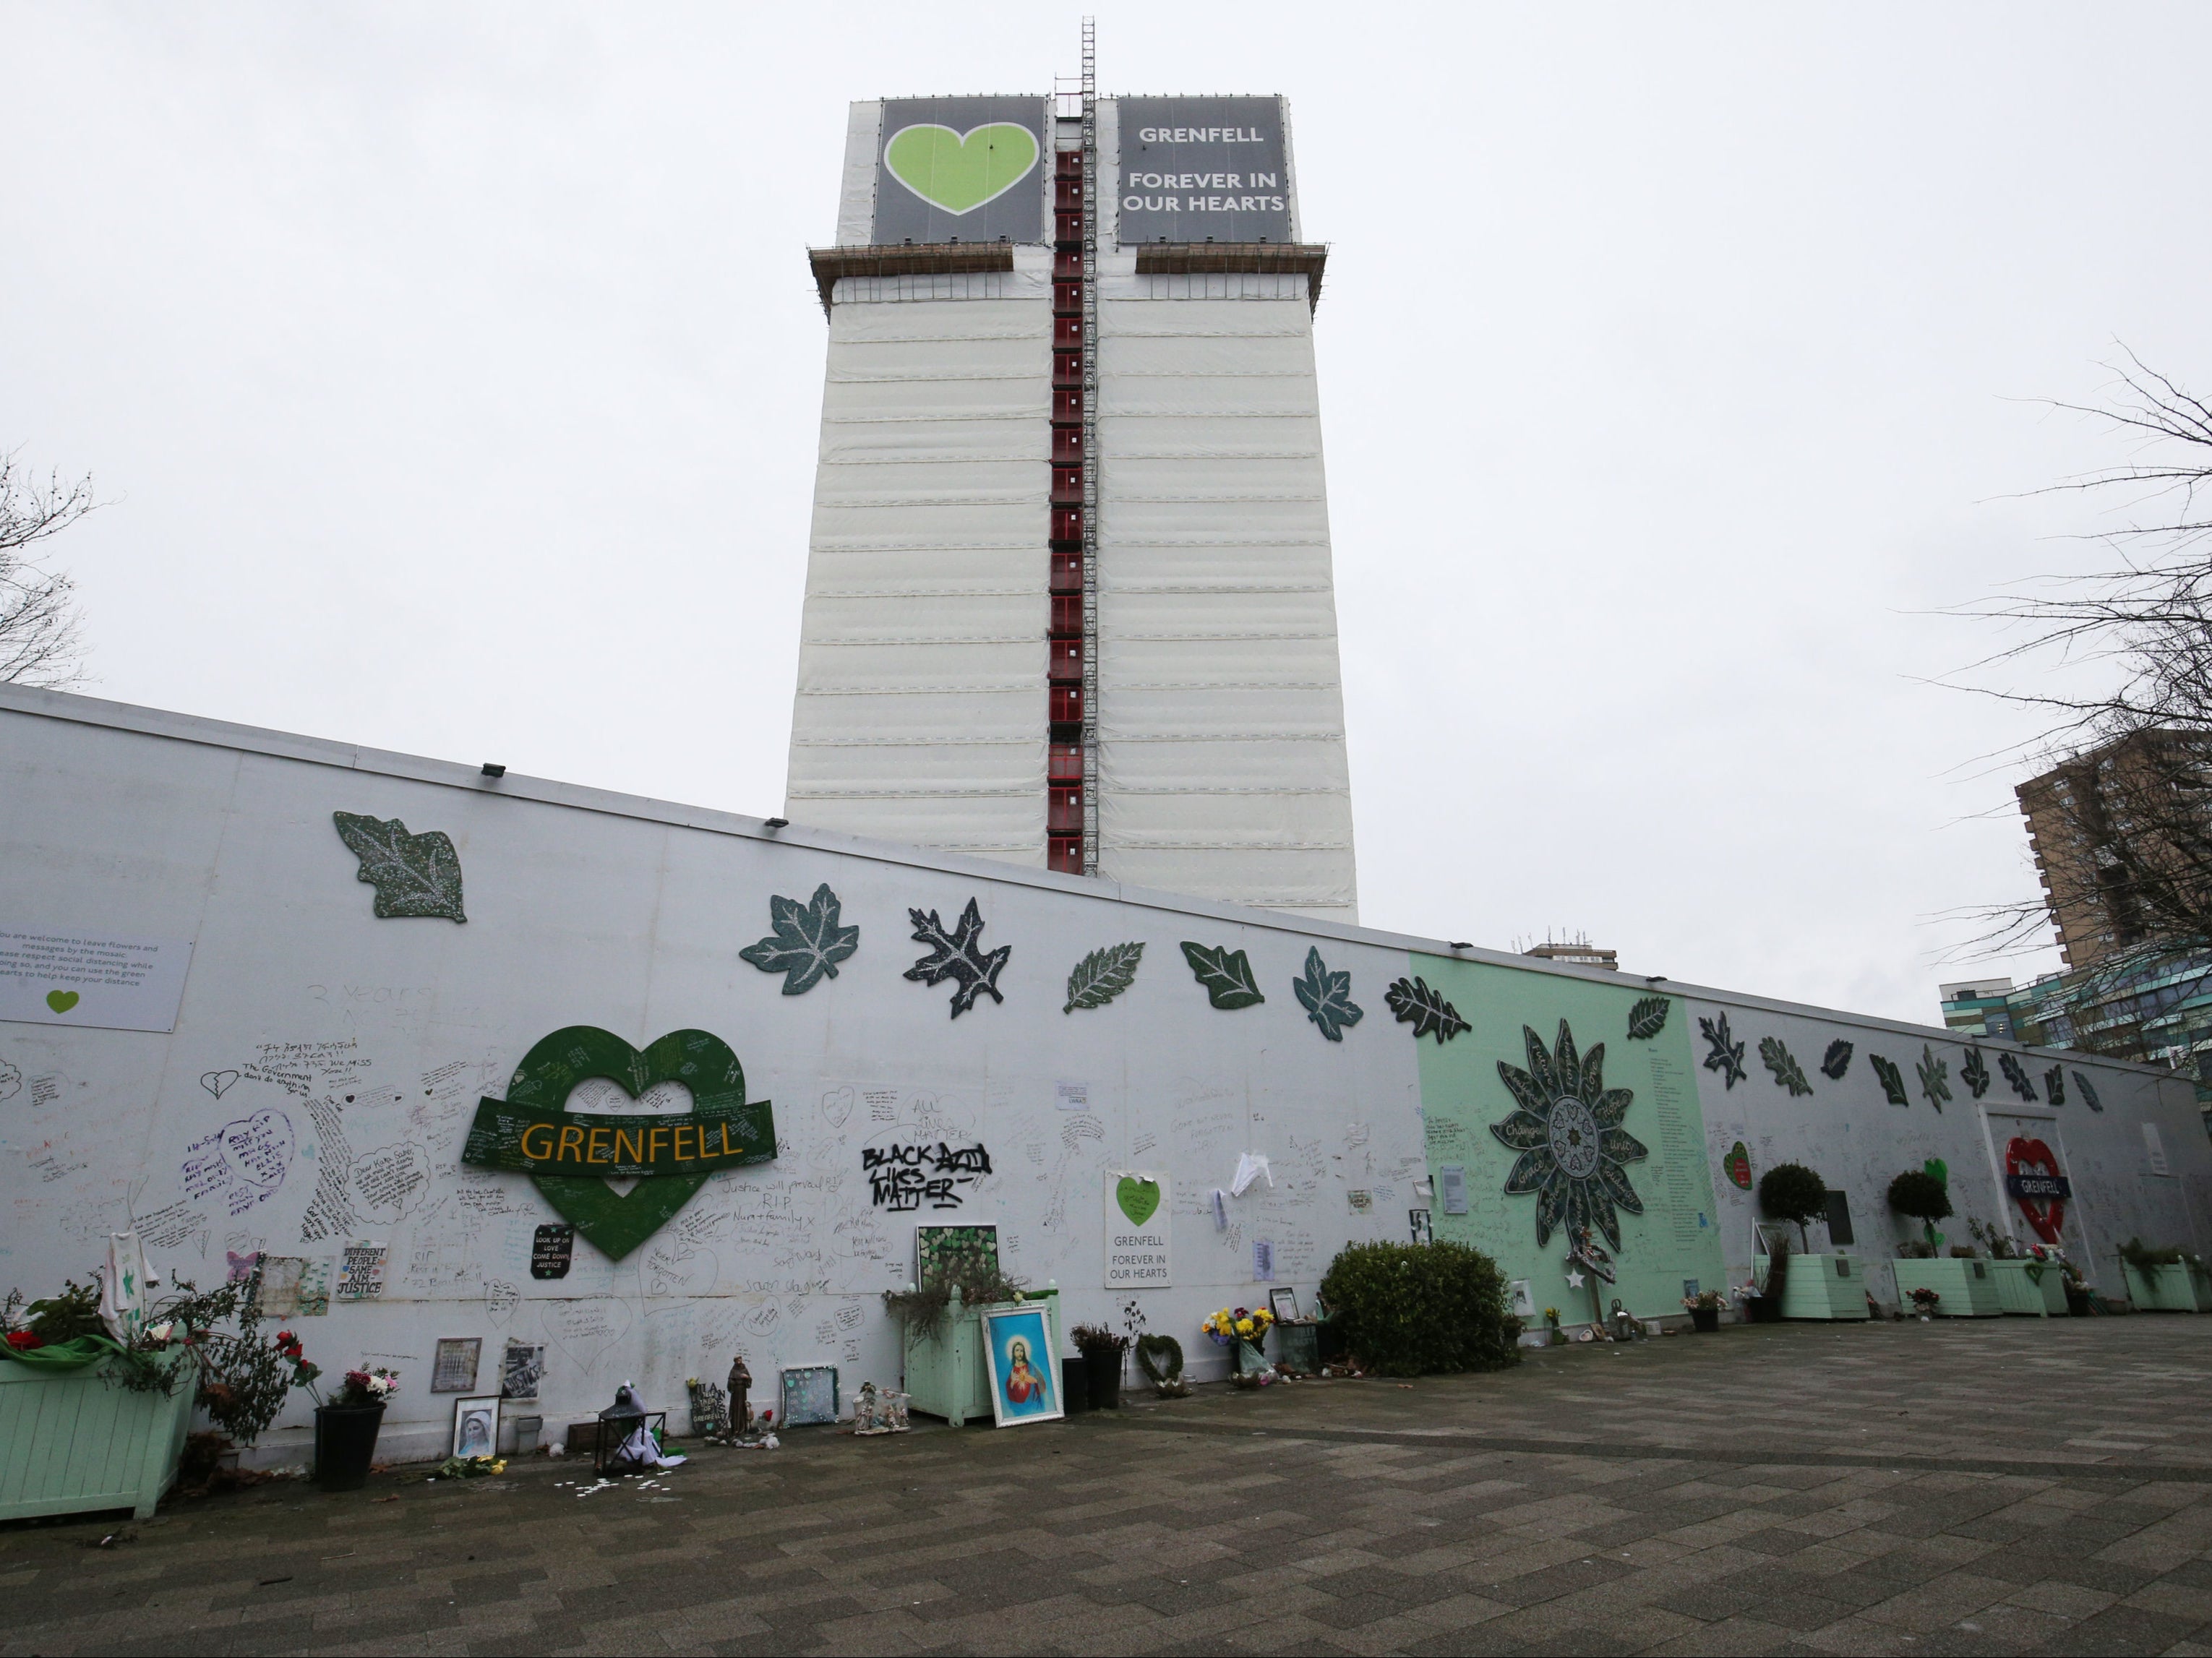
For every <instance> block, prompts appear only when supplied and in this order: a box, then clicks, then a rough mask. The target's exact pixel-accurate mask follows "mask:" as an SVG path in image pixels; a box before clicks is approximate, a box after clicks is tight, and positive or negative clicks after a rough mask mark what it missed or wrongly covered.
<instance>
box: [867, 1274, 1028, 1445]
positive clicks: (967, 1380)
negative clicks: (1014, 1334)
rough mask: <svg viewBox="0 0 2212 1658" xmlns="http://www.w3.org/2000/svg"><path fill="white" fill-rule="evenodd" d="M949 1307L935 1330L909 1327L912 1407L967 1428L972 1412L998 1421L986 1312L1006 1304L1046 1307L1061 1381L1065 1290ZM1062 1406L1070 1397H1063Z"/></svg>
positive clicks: (908, 1377)
mask: <svg viewBox="0 0 2212 1658" xmlns="http://www.w3.org/2000/svg"><path fill="white" fill-rule="evenodd" d="M953 1294H954V1297H955V1299H954V1301H953V1303H952V1304H951V1306H950V1307H947V1308H946V1309H945V1316H944V1317H943V1318H941V1319H939V1321H937V1328H936V1329H934V1330H933V1331H927V1332H919V1331H915V1330H912V1329H909V1330H908V1332H907V1338H906V1396H907V1408H908V1410H910V1411H921V1412H924V1413H926V1414H927V1415H930V1416H941V1417H943V1418H945V1421H946V1422H947V1423H949V1424H951V1426H953V1427H956V1428H960V1427H965V1426H966V1425H967V1423H968V1418H969V1417H971V1416H972V1417H981V1418H982V1419H983V1420H984V1421H985V1422H987V1423H988V1422H990V1421H992V1420H994V1418H993V1417H992V1415H991V1370H990V1366H988V1365H987V1364H986V1363H984V1362H983V1319H982V1315H983V1314H985V1313H988V1312H996V1311H997V1310H998V1309H1000V1308H1001V1307H1014V1306H1022V1307H1039V1306H1041V1307H1042V1308H1043V1309H1045V1321H1046V1323H1047V1324H1048V1325H1049V1326H1050V1327H1051V1329H1052V1354H1051V1358H1050V1361H1049V1362H1050V1364H1051V1367H1052V1378H1053V1385H1054V1387H1058V1386H1059V1385H1060V1349H1061V1347H1062V1346H1064V1345H1066V1340H1067V1332H1066V1331H1065V1330H1063V1329H1062V1328H1060V1292H1059V1291H1057V1290H1047V1291H1043V1292H1042V1294H1039V1295H1034V1296H1031V1297H1029V1299H1028V1300H1026V1301H1023V1302H1018V1303H1017V1302H1012V1301H1001V1302H993V1303H990V1304H988V1305H984V1304H982V1303H975V1304H974V1305H969V1304H967V1303H963V1302H961V1301H960V1300H959V1299H958V1298H957V1297H958V1294H959V1292H958V1291H954V1292H953ZM1061 1404H1062V1408H1063V1409H1064V1408H1065V1407H1066V1401H1065V1400H1062V1401H1061Z"/></svg>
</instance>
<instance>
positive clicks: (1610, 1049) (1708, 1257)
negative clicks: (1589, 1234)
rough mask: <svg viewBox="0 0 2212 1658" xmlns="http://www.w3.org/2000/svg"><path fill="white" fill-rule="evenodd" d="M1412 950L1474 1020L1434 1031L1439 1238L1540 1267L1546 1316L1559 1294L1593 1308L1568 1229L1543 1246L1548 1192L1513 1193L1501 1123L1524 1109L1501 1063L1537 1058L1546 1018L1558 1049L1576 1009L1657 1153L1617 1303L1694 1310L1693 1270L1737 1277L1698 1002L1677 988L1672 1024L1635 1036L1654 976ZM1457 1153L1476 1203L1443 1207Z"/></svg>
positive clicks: (1643, 1188) (1577, 1023)
mask: <svg viewBox="0 0 2212 1658" xmlns="http://www.w3.org/2000/svg"><path fill="white" fill-rule="evenodd" d="M1409 959H1410V963H1411V970H1412V971H1413V973H1414V974H1416V975H1419V977H1421V978H1424V979H1425V980H1427V981H1428V982H1429V983H1430V985H1431V986H1432V987H1435V988H1437V989H1438V990H1441V991H1442V992H1443V993H1444V994H1445V995H1446V996H1447V997H1449V999H1451V1001H1452V1004H1453V1005H1455V1007H1457V1008H1458V1009H1459V1011H1460V1014H1461V1016H1462V1017H1464V1018H1465V1019H1466V1020H1467V1021H1468V1023H1469V1024H1470V1025H1472V1026H1473V1027H1474V1028H1473V1029H1471V1030H1468V1031H1467V1032H1466V1033H1464V1034H1463V1035H1459V1036H1455V1037H1454V1038H1453V1039H1452V1040H1451V1041H1450V1042H1446V1043H1445V1044H1443V1046H1442V1047H1441V1048H1440V1047H1438V1046H1437V1042H1436V1039H1435V1038H1434V1037H1433V1036H1425V1037H1423V1038H1422V1039H1421V1041H1420V1055H1421V1059H1420V1078H1421V1110H1422V1114H1423V1118H1424V1121H1425V1133H1426V1138H1427V1141H1428V1164H1429V1178H1430V1180H1431V1181H1432V1182H1433V1183H1434V1185H1433V1190H1434V1193H1435V1195H1434V1198H1433V1199H1432V1202H1431V1211H1432V1214H1433V1223H1434V1225H1435V1227H1436V1235H1437V1237H1438V1238H1440V1239H1443V1238H1449V1239H1450V1240H1452V1241H1454V1242H1460V1243H1469V1244H1473V1245H1474V1247H1475V1248H1478V1249H1480V1250H1482V1251H1484V1252H1485V1253H1486V1254H1490V1255H1491V1256H1492V1257H1494V1258H1495V1259H1496V1260H1497V1261H1498V1265H1499V1266H1501V1267H1503V1268H1504V1272H1505V1275H1506V1277H1508V1278H1527V1279H1528V1281H1529V1289H1530V1291H1531V1293H1532V1294H1533V1295H1534V1298H1535V1304H1536V1308H1537V1310H1538V1313H1539V1315H1541V1312H1542V1309H1544V1308H1546V1307H1547V1306H1548V1307H1557V1308H1558V1309H1559V1313H1560V1316H1561V1318H1562V1320H1563V1321H1565V1322H1566V1323H1568V1324H1579V1323H1583V1322H1586V1321H1588V1319H1589V1315H1590V1313H1589V1306H1590V1303H1589V1294H1588V1292H1587V1291H1586V1290H1585V1291H1573V1290H1570V1289H1569V1288H1568V1287H1567V1281H1566V1266H1565V1259H1566V1253H1567V1246H1566V1240H1565V1237H1564V1236H1562V1234H1561V1233H1560V1231H1559V1230H1556V1229H1555V1230H1553V1233H1552V1236H1551V1237H1550V1239H1549V1240H1548V1241H1547V1242H1546V1243H1545V1245H1544V1247H1543V1248H1541V1250H1540V1249H1539V1248H1537V1247H1536V1198H1535V1194H1534V1193H1529V1194H1528V1195H1525V1196H1514V1197H1508V1196H1506V1195H1505V1180H1506V1176H1507V1175H1510V1173H1511V1172H1512V1169H1513V1165H1514V1163H1515V1162H1516V1159H1517V1154H1516V1152H1514V1151H1511V1150H1510V1149H1509V1148H1507V1147H1506V1146H1504V1145H1501V1144H1500V1143H1499V1142H1498V1139H1497V1137H1496V1136H1495V1135H1493V1134H1492V1133H1491V1132H1490V1125H1491V1124H1492V1123H1495V1122H1502V1121H1504V1119H1505V1118H1506V1116H1507V1115H1508V1114H1510V1113H1511V1112H1512V1111H1513V1110H1514V1108H1515V1106H1514V1101H1513V1096H1512V1095H1511V1094H1510V1093H1509V1092H1508V1091H1507V1090H1506V1087H1505V1084H1504V1082H1503V1081H1502V1080H1500V1078H1499V1077H1498V1061H1499V1060H1504V1061H1505V1062H1506V1063H1507V1064H1508V1065H1510V1066H1515V1067H1516V1068H1518V1069H1522V1070H1526V1069H1527V1068H1528V1057H1527V1050H1526V1046H1525V1043H1524V1042H1523V1040H1522V1034H1521V1033H1522V1027H1523V1026H1528V1027H1529V1028H1531V1029H1534V1030H1535V1032H1536V1033H1537V1035H1539V1037H1541V1040H1542V1042H1543V1043H1544V1047H1545V1048H1546V1050H1547V1052H1548V1051H1550V1050H1551V1048H1552V1047H1553V1044H1554V1043H1555V1042H1557V1041H1558V1038H1559V1021H1560V1020H1562V1019H1565V1020H1566V1021H1567V1023H1568V1026H1569V1028H1570V1029H1571V1030H1572V1031H1573V1032H1574V1038H1575V1046H1576V1048H1577V1049H1578V1050H1579V1051H1580V1052H1582V1053H1583V1054H1587V1053H1589V1050H1590V1048H1593V1047H1594V1046H1595V1045H1596V1044H1597V1043H1599V1042H1603V1043H1604V1044H1605V1060H1604V1080H1605V1085H1606V1087H1607V1088H1608V1089H1613V1088H1626V1089H1627V1090H1630V1091H1631V1092H1632V1093H1633V1094H1634V1095H1635V1100H1634V1102H1632V1104H1631V1105H1630V1107H1629V1108H1628V1114H1627V1116H1626V1118H1625V1119H1623V1121H1622V1122H1621V1125H1620V1126H1621V1127H1623V1128H1625V1129H1626V1130H1627V1131H1628V1132H1629V1133H1631V1134H1633V1135H1634V1136H1635V1137H1636V1138H1637V1139H1638V1140H1641V1141H1642V1142H1643V1143H1644V1146H1645V1147H1646V1149H1647V1150H1648V1151H1649V1152H1650V1155H1649V1156H1648V1157H1645V1158H1644V1159H1643V1160H1642V1161H1640V1162H1636V1163H1629V1164H1627V1165H1626V1169H1627V1174H1628V1178H1629V1181H1630V1183H1631V1185H1632V1186H1633V1187H1635V1190H1636V1193H1637V1195H1638V1197H1640V1198H1641V1199H1643V1200H1644V1212H1643V1214H1641V1215H1632V1214H1630V1213H1628V1212H1626V1210H1620V1211H1618V1213H1619V1214H1620V1242H1621V1248H1620V1252H1619V1254H1618V1255H1617V1256H1616V1261H1617V1265H1618V1270H1619V1273H1620V1282H1619V1284H1616V1285H1615V1286H1614V1287H1613V1289H1612V1290H1610V1291H1606V1299H1605V1302H1604V1303H1603V1304H1604V1305H1607V1306H1610V1305H1611V1303H1612V1299H1613V1297H1615V1296H1618V1297H1620V1300H1621V1303H1622V1304H1623V1305H1625V1306H1626V1308H1627V1309H1629V1311H1631V1312H1632V1313H1634V1314H1636V1315H1638V1316H1639V1317H1643V1318H1656V1317H1658V1316H1661V1315H1665V1314H1670V1313H1680V1311H1681V1310H1682V1309H1681V1301H1682V1290H1683V1284H1684V1281H1685V1280H1686V1279H1692V1278H1694V1279H1696V1280H1697V1281H1698V1284H1699V1286H1700V1287H1701V1288H1704V1289H1707V1290H1716V1289H1721V1288H1723V1287H1725V1284H1724V1278H1725V1273H1726V1270H1727V1269H1726V1267H1725V1266H1724V1265H1723V1260H1722V1255H1721V1243H1720V1232H1719V1230H1718V1228H1717V1226H1716V1225H1715V1224H1714V1205H1713V1187H1712V1174H1711V1169H1709V1168H1708V1167H1707V1166H1706V1161H1705V1123H1704V1120H1703V1118H1702V1116H1701V1115H1700V1114H1699V1107H1698V1090H1697V1084H1696V1081H1695V1075H1696V1073H1695V1071H1694V1069H1693V1066H1694V1064H1695V1060H1694V1058H1693V1056H1692V1053H1691V1047H1690V1033H1689V1031H1688V1030H1687V1029H1686V1026H1687V1024H1688V1023H1689V1014H1688V1011H1687V1004H1686V1002H1684V1001H1683V1000H1682V999H1680V998H1679V997H1674V998H1669V1002H1670V1004H1671V1005H1670V1006H1669V1007H1668V1014H1667V1023H1666V1026H1665V1028H1664V1029H1662V1030H1661V1031H1660V1033H1659V1035H1657V1036H1656V1037H1652V1038H1650V1039H1649V1040H1647V1041H1643V1042H1634V1041H1631V1040H1630V1039H1629V1035H1628V1014H1629V1010H1630V1009H1631V1008H1632V1007H1633V1006H1634V1005H1635V1004H1636V1003H1637V1001H1638V999H1640V998H1641V997H1643V996H1644V995H1645V994H1648V993H1650V991H1649V988H1648V987H1646V986H1644V984H1643V983H1642V982H1641V981H1629V982H1627V983H1625V984H1623V985H1621V986H1620V987H1618V988H1616V987H1613V986H1611V985H1605V984H1596V983H1592V982H1590V981H1585V980H1581V979H1570V978H1566V977H1564V976H1561V975H1554V974H1549V973H1528V972H1522V971H1519V970H1517V969H1512V968H1501V967H1493V966H1490V965H1487V964H1485V963H1474V962H1456V961H1453V960H1450V959H1449V958H1447V957H1434V956H1413V957H1410V958H1409ZM1449 1164H1460V1165H1463V1166H1464V1167H1465V1168H1466V1169H1467V1206H1468V1212H1467V1213H1466V1214H1464V1215H1447V1214H1445V1213H1444V1212H1443V1210H1444V1192H1443V1178H1442V1175H1441V1172H1440V1171H1441V1170H1442V1169H1443V1168H1444V1167H1445V1166H1447V1165H1449ZM1600 1241H1601V1242H1602V1241H1603V1240H1602V1238H1601V1240H1600Z"/></svg>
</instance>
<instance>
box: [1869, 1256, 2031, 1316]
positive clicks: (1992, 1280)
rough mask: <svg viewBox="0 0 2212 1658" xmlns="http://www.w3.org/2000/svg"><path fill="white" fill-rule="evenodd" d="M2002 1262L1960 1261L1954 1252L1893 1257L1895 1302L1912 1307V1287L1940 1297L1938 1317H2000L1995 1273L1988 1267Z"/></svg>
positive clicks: (2000, 1307) (1907, 1310)
mask: <svg viewBox="0 0 2212 1658" xmlns="http://www.w3.org/2000/svg"><path fill="white" fill-rule="evenodd" d="M2001 1264H2002V1263H2000V1262H1997V1261H1993V1260H1960V1259H1959V1258H1958V1257H1957V1256H1955V1255H1944V1256H1940V1257H1938V1258H1937V1259H1936V1260H1895V1261H1892V1262H1891V1263H1890V1266H1891V1269H1892V1270H1893V1272H1896V1274H1897V1301H1898V1305H1899V1307H1901V1308H1902V1309H1905V1311H1906V1312H1911V1310H1912V1292H1913V1291H1915V1290H1920V1289H1928V1290H1933V1291H1935V1292H1936V1294H1937V1295H1939V1296H1941V1297H1942V1300H1940V1301H1938V1302H1937V1303H1936V1316H1937V1317H1939V1318H2002V1317H2003V1316H2004V1302H2003V1300H2002V1297H2000V1295H1999V1293H1998V1291H1997V1278H1996V1273H1995V1272H1991V1271H1990V1268H1991V1267H1993V1266H1999V1265H2001Z"/></svg>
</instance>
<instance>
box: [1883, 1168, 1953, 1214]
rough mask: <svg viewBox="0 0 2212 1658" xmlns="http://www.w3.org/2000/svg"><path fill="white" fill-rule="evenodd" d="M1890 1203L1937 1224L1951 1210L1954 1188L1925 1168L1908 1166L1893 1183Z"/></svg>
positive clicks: (1893, 1206)
mask: <svg viewBox="0 0 2212 1658" xmlns="http://www.w3.org/2000/svg"><path fill="white" fill-rule="evenodd" d="M1889 1206H1890V1207H1891V1208H1893V1209H1894V1210H1896V1211H1897V1212H1898V1213H1899V1214H1900V1215H1910V1216H1911V1218H1913V1219H1915V1220H1917V1221H1922V1222H1924V1223H1926V1224H1928V1225H1930V1226H1932V1225H1934V1224H1936V1222H1937V1221H1939V1220H1942V1219H1944V1218H1946V1217H1948V1215H1949V1214H1950V1212H1951V1191H1950V1188H1949V1187H1947V1186H1945V1185H1944V1184H1943V1182H1942V1181H1939V1180H1937V1179H1936V1176H1935V1175H1931V1174H1929V1172H1928V1171H1927V1170H1926V1169H1906V1170H1905V1172H1904V1173H1903V1174H1901V1175H1899V1176H1898V1177H1897V1178H1896V1179H1895V1180H1893V1181H1890V1183H1889Z"/></svg>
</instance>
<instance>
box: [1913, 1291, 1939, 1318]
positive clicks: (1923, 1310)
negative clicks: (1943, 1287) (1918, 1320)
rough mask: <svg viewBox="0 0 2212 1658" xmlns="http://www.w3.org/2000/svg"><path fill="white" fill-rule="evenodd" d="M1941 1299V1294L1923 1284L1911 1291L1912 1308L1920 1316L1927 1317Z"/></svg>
mask: <svg viewBox="0 0 2212 1658" xmlns="http://www.w3.org/2000/svg"><path fill="white" fill-rule="evenodd" d="M1942 1299H1943V1297H1942V1295H1940V1294H1939V1293H1937V1292H1936V1291H1934V1290H1931V1289H1929V1287H1928V1286H1927V1285H1926V1284H1922V1285H1921V1286H1920V1288H1918V1289H1917V1290H1915V1291H1913V1292H1912V1306H1913V1310H1914V1311H1916V1312H1917V1313H1918V1314H1919V1315H1920V1316H1921V1317H1923V1318H1928V1317H1929V1316H1931V1315H1933V1314H1934V1313H1935V1311H1936V1303H1937V1302H1939V1301H1941V1300H1942Z"/></svg>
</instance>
